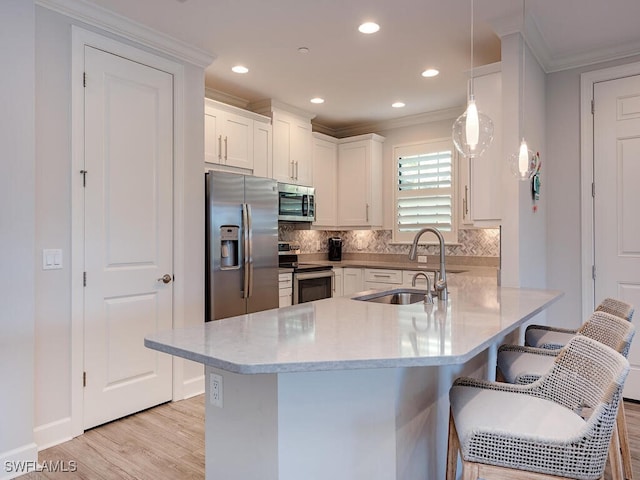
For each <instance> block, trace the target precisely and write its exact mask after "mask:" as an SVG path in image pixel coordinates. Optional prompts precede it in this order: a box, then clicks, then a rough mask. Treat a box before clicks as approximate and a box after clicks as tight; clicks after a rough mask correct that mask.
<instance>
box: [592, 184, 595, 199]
mask: <svg viewBox="0 0 640 480" xmlns="http://www.w3.org/2000/svg"><path fill="white" fill-rule="evenodd" d="M591 196H592V197H593V198H596V182H591Z"/></svg>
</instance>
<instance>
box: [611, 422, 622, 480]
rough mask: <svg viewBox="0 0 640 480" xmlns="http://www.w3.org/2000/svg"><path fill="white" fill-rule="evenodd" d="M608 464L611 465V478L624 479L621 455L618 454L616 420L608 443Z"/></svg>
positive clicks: (615, 479) (618, 442) (618, 439)
mask: <svg viewBox="0 0 640 480" xmlns="http://www.w3.org/2000/svg"><path fill="white" fill-rule="evenodd" d="M609 464H610V466H611V478H612V480H624V475H623V468H622V455H621V454H620V433H619V432H618V426H617V420H616V424H614V426H613V433H612V435H611V443H610V444H609Z"/></svg>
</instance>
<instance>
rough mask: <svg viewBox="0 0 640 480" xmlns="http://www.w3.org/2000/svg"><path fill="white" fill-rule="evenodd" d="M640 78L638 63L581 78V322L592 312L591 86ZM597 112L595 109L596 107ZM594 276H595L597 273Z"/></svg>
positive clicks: (593, 285) (583, 75)
mask: <svg viewBox="0 0 640 480" xmlns="http://www.w3.org/2000/svg"><path fill="white" fill-rule="evenodd" d="M633 75H640V62H635V63H629V64H626V65H619V66H617V67H611V68H605V69H602V70H595V71H592V72H586V73H583V74H582V75H580V187H581V195H580V205H581V220H582V231H581V235H582V275H581V278H582V318H586V317H587V316H588V315H589V313H591V312H593V308H594V302H595V298H594V289H595V282H594V280H593V277H592V266H593V265H594V262H595V259H594V244H593V235H594V223H593V210H594V204H593V202H594V199H593V195H592V185H593V180H594V179H593V169H594V158H593V141H594V138H593V115H592V114H591V101H592V100H593V89H594V84H596V83H599V82H606V81H609V80H615V79H617V78H623V77H630V76H633ZM596 108H597V106H596ZM596 273H597V272H596Z"/></svg>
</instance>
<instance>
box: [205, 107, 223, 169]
mask: <svg viewBox="0 0 640 480" xmlns="http://www.w3.org/2000/svg"><path fill="white" fill-rule="evenodd" d="M221 142H222V137H221V136H220V112H218V111H216V110H212V109H207V111H206V113H205V115H204V161H205V162H207V163H218V164H220V163H223V161H222V156H221V149H220V145H221Z"/></svg>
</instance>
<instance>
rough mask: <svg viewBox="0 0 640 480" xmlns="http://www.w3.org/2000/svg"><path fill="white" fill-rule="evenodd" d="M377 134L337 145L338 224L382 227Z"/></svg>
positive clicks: (353, 138) (379, 159)
mask: <svg viewBox="0 0 640 480" xmlns="http://www.w3.org/2000/svg"><path fill="white" fill-rule="evenodd" d="M383 142H384V137H381V136H380V135H376V134H368V135H358V136H356V137H350V138H345V139H342V140H340V143H339V144H338V174H337V176H338V197H337V198H338V203H337V204H338V206H339V207H338V226H340V227H379V226H382V143H383Z"/></svg>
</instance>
